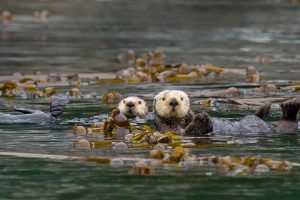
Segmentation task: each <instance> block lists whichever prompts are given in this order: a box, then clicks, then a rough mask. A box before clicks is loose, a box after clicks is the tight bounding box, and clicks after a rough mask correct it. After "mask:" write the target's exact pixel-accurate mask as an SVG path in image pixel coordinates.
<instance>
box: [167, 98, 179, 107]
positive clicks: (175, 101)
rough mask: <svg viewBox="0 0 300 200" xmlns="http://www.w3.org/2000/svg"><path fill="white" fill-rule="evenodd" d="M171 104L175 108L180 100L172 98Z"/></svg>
mask: <svg viewBox="0 0 300 200" xmlns="http://www.w3.org/2000/svg"><path fill="white" fill-rule="evenodd" d="M169 105H170V106H172V107H173V108H175V107H176V106H178V101H177V100H176V99H171V101H170V103H169Z"/></svg>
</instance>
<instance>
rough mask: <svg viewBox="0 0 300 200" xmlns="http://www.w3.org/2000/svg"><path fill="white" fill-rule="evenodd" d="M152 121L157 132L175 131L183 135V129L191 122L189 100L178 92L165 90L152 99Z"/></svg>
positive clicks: (191, 115)
mask: <svg viewBox="0 0 300 200" xmlns="http://www.w3.org/2000/svg"><path fill="white" fill-rule="evenodd" d="M153 109H154V120H155V122H156V125H157V128H158V131H160V132H167V131H175V132H176V133H178V134H184V129H185V128H186V127H187V126H188V125H189V124H190V123H191V122H192V120H193V116H194V114H193V112H192V111H191V110H190V99H189V97H188V96H187V94H186V93H184V92H183V91H180V90H165V91H162V92H160V93H159V94H157V95H156V96H155V98H154V105H153Z"/></svg>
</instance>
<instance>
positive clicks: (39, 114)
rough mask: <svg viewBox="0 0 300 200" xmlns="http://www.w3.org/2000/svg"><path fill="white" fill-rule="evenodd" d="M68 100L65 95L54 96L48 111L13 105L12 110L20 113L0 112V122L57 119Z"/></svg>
mask: <svg viewBox="0 0 300 200" xmlns="http://www.w3.org/2000/svg"><path fill="white" fill-rule="evenodd" d="M68 103H69V100H68V98H67V97H65V96H56V97H54V98H53V100H52V102H51V105H50V112H49V113H45V112H43V111H40V110H31V109H26V108H17V107H14V110H15V111H17V112H20V114H9V113H3V112H0V123H36V124H43V123H50V122H55V121H57V120H58V118H59V116H60V115H61V114H62V113H63V111H64V110H65V108H66V106H67V104H68Z"/></svg>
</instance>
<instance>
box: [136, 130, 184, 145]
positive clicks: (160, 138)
mask: <svg viewBox="0 0 300 200" xmlns="http://www.w3.org/2000/svg"><path fill="white" fill-rule="evenodd" d="M132 133H133V134H134V136H133V137H132V138H131V141H132V142H133V143H135V144H157V143H172V144H179V143H180V140H181V139H180V137H179V136H178V135H176V133H174V132H173V131H168V132H166V133H159V132H157V131H155V130H153V129H152V128H151V127H149V126H146V125H144V126H142V127H136V128H135V129H134V130H133V132H132Z"/></svg>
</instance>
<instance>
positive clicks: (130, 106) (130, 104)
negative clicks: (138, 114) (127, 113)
mask: <svg viewBox="0 0 300 200" xmlns="http://www.w3.org/2000/svg"><path fill="white" fill-rule="evenodd" d="M126 106H127V107H129V108H132V107H134V103H132V102H127V103H126Z"/></svg>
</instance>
